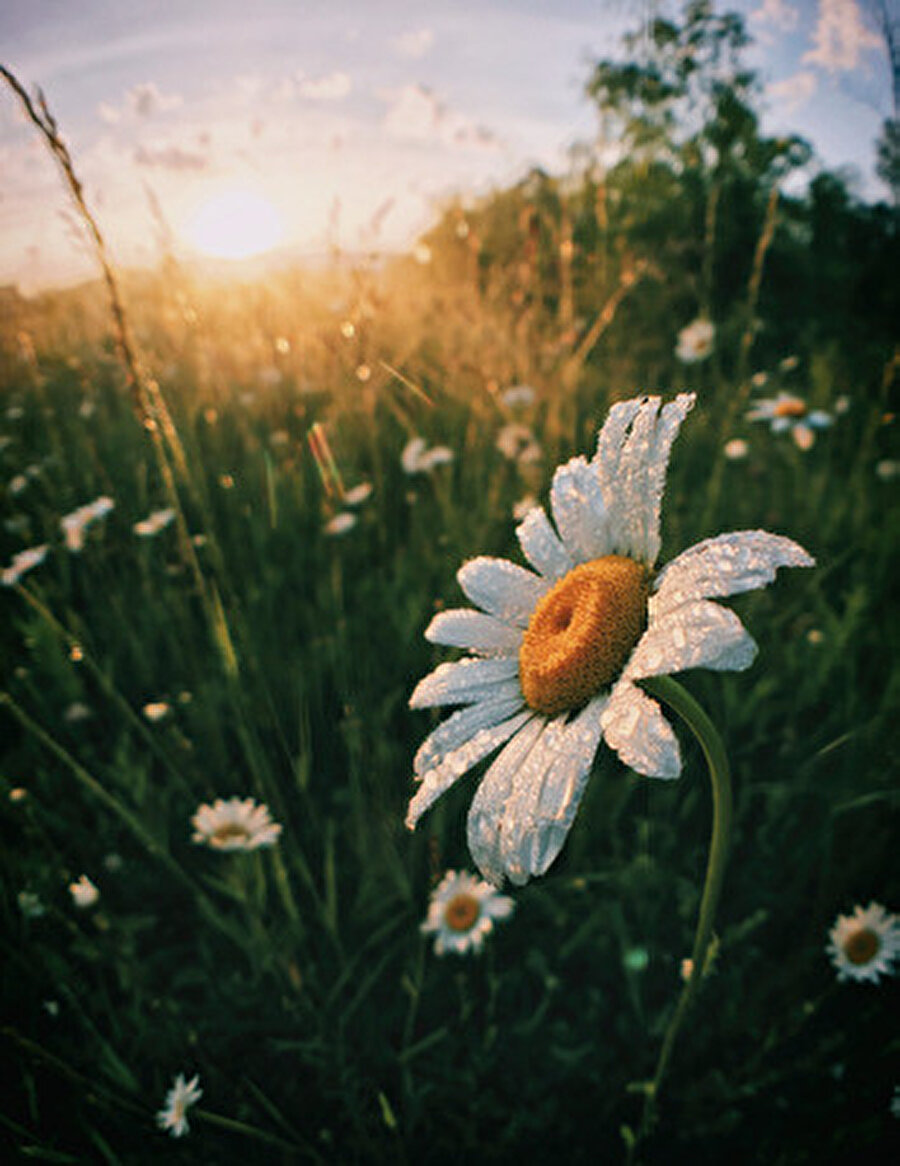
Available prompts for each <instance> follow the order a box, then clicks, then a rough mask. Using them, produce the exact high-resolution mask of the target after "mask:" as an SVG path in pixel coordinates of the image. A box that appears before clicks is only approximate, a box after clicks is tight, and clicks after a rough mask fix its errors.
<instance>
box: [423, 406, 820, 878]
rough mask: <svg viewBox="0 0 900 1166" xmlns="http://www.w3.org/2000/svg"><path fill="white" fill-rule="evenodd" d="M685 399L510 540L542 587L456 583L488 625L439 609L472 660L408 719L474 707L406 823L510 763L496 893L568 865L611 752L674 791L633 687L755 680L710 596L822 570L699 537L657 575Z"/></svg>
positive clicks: (627, 422)
mask: <svg viewBox="0 0 900 1166" xmlns="http://www.w3.org/2000/svg"><path fill="white" fill-rule="evenodd" d="M694 400H695V398H694V395H693V394H687V393H683V394H681V395H679V397H678V398H677V399H676V400H675V401H673V402H671V403H670V404H668V405H666V406H665V407H664V408H663V409H662V411H661V412H660V401H659V398H658V397H646V398H642V399H641V398H635V399H634V400H630V401H622V402H620V403H618V404H616V405H614V406H613V407H612V409H611V410H610V413H609V416H608V418H607V420H606V423H605V424H604V426H603V428H602V429H601V431H600V434H599V437H598V441H597V453H596V455H595V456H594V458H593V459H592V460H591V461H590V462H588V461H587V460H586V459H585V458H583V457H576V458H573V459H572V460H571V461H569V462H568V463H567V464H565V465H563V466H560V467H559V468H558V469H557V471H556V473H555V475H554V478H553V484H552V487H551V492H550V501H551V505H552V510H553V517H554V520H555V524H556V529H554V527H553V525H552V524H551V522H550V520H549V519H548V517H547V515H546V513H545V511H544V509H543V508H542V507H538V508H536V509H534V510H532V511H530V513H529V514H528V515H527V516H526V517H525V519H524V520H523V522H522V523H521V524H520V525H519V527H518V530H517V534H518V538H519V542H520V544H521V546H522V550H523V552H524V554H525V557H526V559H528V561H529V563H530V564H531V565H532V567H534V568H535V571H536V572H537V573H535V572H532V571H528V570H526V569H525V568H524V567H520V566H517V565H515V564H513V563H509V562H506V561H504V560H502V559H493V558H486V557H480V558H476V559H472V560H470V561H469V562H467V563H465V564H464V565H463V567H462V568H461V569H460V571H459V573H458V575H457V578H458V580H459V582H460V585H461V587H462V589H463V591H464V592H465V594H466V596H467V597H468V599H469V600H470V601H471V602H472V603H474V604H476V606H477V607H479V608H480V609H481V610H480V611H472V610H453V611H442V612H440V613H439V614H438V615H437V616H435V618H434V619H433V620H432V621H431V624H430V625H429V626H428V628H427V629H426V631H425V636H426V639H428V640H430V641H431V642H432V643H436V644H444V645H448V646H451V647H456V648H464V649H467V650H468V651H469V652H470V653H471V655H470V656H468V657H466V658H465V659H462V660H459V661H457V662H456V663H445V664H441V665H439V666H438V668H437V669H436V670H435V671H434V672H432V673H431V674H430V675H429V676H426V677H425V678H424V680H422V681H420V683H419V684H418V686H417V687H416V689H415V691H414V692H413V694H412V697H411V698H410V705H411V707H412V708H429V707H434V706H441V705H463V706H466V707H464V708H463V709H461V710H460V711H458V712H456V713H454V714H453V715H452V716H451V717H450V718H449V719H447V720H446V721H444V722H443V723H442V724H441V725H439V726H438V727H437V728H436V729H435V730H434V731H433V732H432V733H431V734H430V735H429V736H428V737H427V738H426V740H425V741H424V742H423V744H422V746H421V747H420V749H419V751H418V753H417V754H416V758H415V762H414V769H415V773H416V775H417V777H418V780H419V782H420V786H419V789H418V792H417V793H416V794H415V796H414V797H413V799H412V801H411V802H410V805H409V810H408V813H407V818H406V822H407V825H408V826H409V827H410V829H412V828H414V827H415V824H416V822H417V821H418V820H419V818H420V817H421V816H422V814H423V813H424V812H425V811H426V810H427V809H428V808H429V807H430V806H431V805H432V804H433V803H434V802H435V801H436V800H437V798H438V797H440V795H441V794H442V793H444V792H445V790H447V789H449V787H450V786H451V785H452V784H453V783H454V782H455V781H456V780H457V778H458V777H460V776H461V775H462V774H463V773H465V772H467V771H468V770H469V769H471V768H472V767H473V766H474V765H476V764H477V763H478V762H479V761H481V760H482V759H484V758H486V757H488V756H489V755H490V754H491V753H494V752H495V751H496V750H497V749H498V748H500V746H501V745H502V746H503V749H502V751H501V752H500V754H499V755H498V756H497V758H496V759H495V760H494V762H493V764H492V765H491V766H490V768H489V769H488V771H487V773H486V774H485V776H484V778H483V779H482V781H481V784H480V786H479V788H478V790H477V792H476V794H475V797H474V799H473V801H472V805H471V808H470V810H469V819H468V837H469V847H470V850H471V852H472V855H473V857H474V859H475V861H476V863H477V864H478V866H479V868H480V870H481V872H482V873H483V874H484V875H485V877H486V878H488V879H490V880H491V881H492V882H495V883H498V884H499V883H500V882H501V881H502V879H503V877H504V876H507V877H508V878H510V879H511V880H512V881H513V882H515V883H520V884H521V883H525V882H526V881H527V880H528V879H529V878H530V877H531V876H533V875H541V874H544V873H545V872H546V870H547V869H548V868H549V867H550V865H551V863H552V862H553V861H554V859H555V858H556V856H557V855H558V854H559V852H560V850H561V849H562V846H563V843H564V842H565V839H566V836H567V834H568V832H569V830H570V828H571V826H572V822H573V820H574V817H575V813H576V810H577V807H578V803H579V802H580V800H581V797H582V794H583V793H584V788H585V785H586V783H587V779H588V776H589V774H590V771H591V767H592V764H593V760H594V755H595V753H596V751H597V748H598V747H599V744H600V741H601V738H605V739H606V742H607V744H608V745H609V746H610V747H611V748H612V749H614V750H615V751H616V752H617V753H618V754H619V756H620V758H621V759H622V760H623V761H624V762H625V764H626V765H629V766H630V767H631V768H632V769H634V770H636V771H637V772H638V773H642V774H645V775H647V776H649V777H662V778H674V777H677V776H678V775H679V773H680V772H681V759H680V755H679V749H678V742H677V740H676V738H675V734H674V732H673V731H672V729H671V727H670V725H669V724H668V722H667V721H666V719H665V718H664V716H663V715H662V710H661V709H660V707H659V705H658V704H657V703H656V701H655V700H653V699H652V698H651V697H650V696H648V695H647V693H646V692H644V691H643V690H642V689H641V688H640V687H639V686H638V684H637V682H638V681H640V680H642V679H644V678H650V677H653V676H661V675H665V674H667V673H671V672H681V671H683V670H684V669H687V668H697V667H706V668H713V669H716V670H741V669H744V668H748V667H749V666H750V664H751V663H752V661H753V658H754V656H755V655H756V644H755V643H754V641H753V640H752V638H751V637H750V635H749V634H748V633H747V632H746V630H745V629H744V627H743V626H742V624H741V622H740V620H739V619H738V618H737V616H735V615H734V613H733V612H731V611H729V610H727V609H726V608H723V607H721V606H720V605H719V604H717V603H713V602H711V600H712V599H713V598H717V597H719V596H725V595H730V594H735V593H736V592H740V591H748V590H751V589H753V588H756V587H761V586H764V585H765V584H767V583H770V582H771V581H772V580H773V579H774V578H775V572H776V569H777V568H778V567H785V566H812V565H813V560H812V559H811V558H810V556H809V555H808V554H807V553H806V551H804V550H803V548H802V547H800V546H798V545H797V544H796V543H794V542H792V541H791V540H790V539H787V538H783V537H781V536H779V535H773V534H767V533H765V532H764V531H740V532H736V533H732V534H725V535H720V536H718V537H717V538H710V539H706V540H704V541H703V542H701V543H698V544H697V545H696V546H694V547H691V548H689V549H688V550H686V551H684V552H683V553H682V554H681V555H679V556H678V557H677V558H676V559H675V560H674V561H672V562H671V563H669V564H668V566H667V567H665V568H664V570H662V571H661V572H659V573H658V574H657V573H656V572H655V570H654V564H655V561H656V557H657V554H658V553H659V548H660V534H659V519H660V507H661V501H662V494H663V488H664V485H665V474H666V467H667V464H668V460H669V453H670V450H671V446H672V443H673V441H674V439H675V437H676V435H677V433H678V430H679V428H680V426H681V423H682V421H683V420H684V418H685V416H686V415H687V413H688V411H689V410H690V409H691V407H692V406H693V404H694Z"/></svg>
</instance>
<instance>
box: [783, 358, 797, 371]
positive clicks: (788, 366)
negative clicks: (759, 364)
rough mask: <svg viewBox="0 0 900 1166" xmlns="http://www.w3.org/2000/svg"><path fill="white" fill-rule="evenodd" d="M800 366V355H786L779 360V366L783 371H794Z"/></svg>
mask: <svg viewBox="0 0 900 1166" xmlns="http://www.w3.org/2000/svg"><path fill="white" fill-rule="evenodd" d="M799 366H800V357H799V356H785V357H783V358H782V359H781V360H779V362H778V367H779V369H780V370H781V371H782V372H793V371H794V369H795V368H799Z"/></svg>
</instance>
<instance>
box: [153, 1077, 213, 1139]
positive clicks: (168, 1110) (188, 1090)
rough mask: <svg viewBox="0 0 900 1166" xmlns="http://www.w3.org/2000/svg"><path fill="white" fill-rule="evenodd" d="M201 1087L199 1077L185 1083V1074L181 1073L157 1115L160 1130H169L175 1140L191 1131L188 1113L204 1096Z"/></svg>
mask: <svg viewBox="0 0 900 1166" xmlns="http://www.w3.org/2000/svg"><path fill="white" fill-rule="evenodd" d="M199 1085H200V1077H199V1076H196V1077H192V1078H191V1079H190V1081H185V1079H184V1074H183V1073H179V1074H178V1076H177V1077H176V1078H175V1082H174V1084H173V1085H172V1088H171V1089H170V1090H169V1092H168V1093H167V1094H166V1100H165V1104H164V1105H163V1108H162V1109H161V1110H160V1111H159V1113H157V1115H156V1124H157V1125H158V1126H159V1128H160V1129H163V1130H168V1131H169V1133H170V1134H171V1135H172V1137H173V1138H180V1137H182V1136H183V1135H184V1134H186V1133H188V1131H189V1130H190V1126H189V1125H188V1120H187V1111H188V1110H189V1109H190V1107H191V1106H192V1105H195V1104H196V1103H197V1102H198V1101H199V1100H200V1098H201V1097H202V1096H203V1090H202V1089H200V1088H199Z"/></svg>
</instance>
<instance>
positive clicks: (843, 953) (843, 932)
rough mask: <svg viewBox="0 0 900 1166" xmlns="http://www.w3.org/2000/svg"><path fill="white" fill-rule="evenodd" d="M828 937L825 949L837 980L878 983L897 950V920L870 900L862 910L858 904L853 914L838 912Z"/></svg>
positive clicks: (899, 944)
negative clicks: (834, 969)
mask: <svg viewBox="0 0 900 1166" xmlns="http://www.w3.org/2000/svg"><path fill="white" fill-rule="evenodd" d="M828 940H829V942H828V947H827V949H826V950H827V951H828V955H829V956H830V958H831V962H832V963H833V964H834V966H835V967H836V968H837V978H838V980H860V981H862V980H869V981H871V982H872V983H873V984H877V983H878V977H879V976H881V975H888V974H889V973H890V970H891V964H892V963H893V961H894V960H895V959H896V958H897V955H898V954H900V920H898V918H897V916H896V915H891V914H890V912H888V911H886V910H885V909H884V907H882V906H881V904H880V903H874V902H873V903H870V904H869V905H868V907H866V908H865V910H863V908H862V907H859V906H857V907H854V908H853V914H852V915H838V917H837V919H836V920H835V923H834V926H833V927H832V928H831V930H830V931H829V932H828Z"/></svg>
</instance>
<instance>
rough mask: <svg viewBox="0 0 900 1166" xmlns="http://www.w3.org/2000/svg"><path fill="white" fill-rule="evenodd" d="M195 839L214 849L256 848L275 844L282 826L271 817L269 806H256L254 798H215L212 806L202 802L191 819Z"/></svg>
mask: <svg viewBox="0 0 900 1166" xmlns="http://www.w3.org/2000/svg"><path fill="white" fill-rule="evenodd" d="M191 825H192V826H193V827H194V835H193V841H194V842H200V843H202V844H203V845H204V846H209V847H210V848H211V849H212V850H257V849H258V848H259V847H260V846H274V845H275V843H276V842H277V841H278V835H279V834H280V833H281V826H279V824H278V823H277V822H273V821H272V819H271V818H270V816H269V807H268V806H265V805H257V804H256V802H255V801H254V800H253V798H244V799H243V800H242V799H241V798H229V799H228V801H227V802H226V801H223V800H222V798H216V800H215V801H214V802H213V804H212V805H211V806H209V805H202V806H200V808H199V809H198V810H197V812H196V814H194V816H193V818H191Z"/></svg>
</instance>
